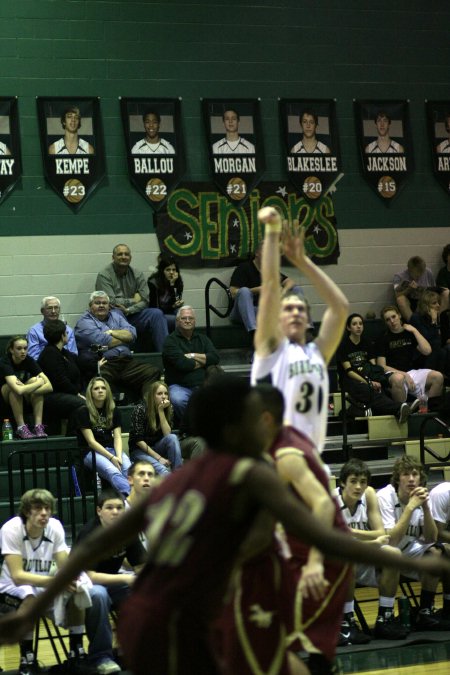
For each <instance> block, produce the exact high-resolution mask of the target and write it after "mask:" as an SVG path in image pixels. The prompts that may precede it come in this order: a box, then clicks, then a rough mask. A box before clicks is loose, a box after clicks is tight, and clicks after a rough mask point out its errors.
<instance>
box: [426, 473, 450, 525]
mask: <svg viewBox="0 0 450 675" xmlns="http://www.w3.org/2000/svg"><path fill="white" fill-rule="evenodd" d="M430 508H431V513H432V514H433V518H434V520H437V521H438V523H443V524H445V525H447V524H448V523H450V483H449V482H448V481H444V482H443V483H439V485H436V487H434V488H433V489H432V490H431V492H430Z"/></svg>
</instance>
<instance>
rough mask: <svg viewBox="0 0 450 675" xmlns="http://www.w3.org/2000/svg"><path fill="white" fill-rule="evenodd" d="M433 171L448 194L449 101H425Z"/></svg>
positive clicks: (449, 166) (449, 149) (449, 181)
mask: <svg viewBox="0 0 450 675" xmlns="http://www.w3.org/2000/svg"><path fill="white" fill-rule="evenodd" d="M425 108H426V112H427V122H428V133H429V138H430V148H431V157H432V161H433V171H434V175H435V176H436V179H437V181H438V183H439V184H440V185H441V186H442V187H443V188H444V190H445V191H446V193H447V194H450V101H425Z"/></svg>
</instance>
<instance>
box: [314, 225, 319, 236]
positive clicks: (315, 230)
mask: <svg viewBox="0 0 450 675" xmlns="http://www.w3.org/2000/svg"><path fill="white" fill-rule="evenodd" d="M313 232H314V233H315V234H319V232H320V227H319V225H315V226H314V228H313Z"/></svg>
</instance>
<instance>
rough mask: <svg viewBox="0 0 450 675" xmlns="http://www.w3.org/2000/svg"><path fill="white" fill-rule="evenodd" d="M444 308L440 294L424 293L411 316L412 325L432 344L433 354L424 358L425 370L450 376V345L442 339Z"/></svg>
mask: <svg viewBox="0 0 450 675" xmlns="http://www.w3.org/2000/svg"><path fill="white" fill-rule="evenodd" d="M441 314H442V307H441V302H440V298H439V293H436V291H431V290H429V291H428V290H427V291H424V292H423V293H422V295H421V297H420V299H419V302H418V303H417V309H416V311H415V312H414V313H413V314H412V316H411V325H412V326H415V328H417V330H418V331H419V333H421V335H423V337H424V338H425V339H426V340H427V341H428V342H429V343H430V346H431V354H429V355H428V356H425V357H424V358H423V363H422V365H423V366H424V367H425V368H433V369H435V370H439V371H440V372H441V373H443V374H444V375H447V376H448V375H449V374H450V344H442V337H441V329H440V323H441Z"/></svg>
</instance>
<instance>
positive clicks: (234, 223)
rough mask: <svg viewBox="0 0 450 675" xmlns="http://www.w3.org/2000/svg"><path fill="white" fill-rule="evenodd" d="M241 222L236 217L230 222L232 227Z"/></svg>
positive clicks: (237, 225)
mask: <svg viewBox="0 0 450 675" xmlns="http://www.w3.org/2000/svg"><path fill="white" fill-rule="evenodd" d="M240 224H241V223H240V222H239V220H238V218H235V219H234V220H233V222H232V223H231V226H232V227H239V225H240Z"/></svg>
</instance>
